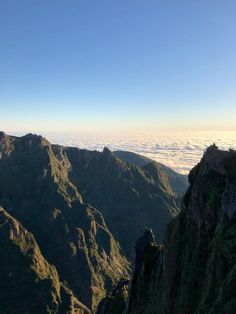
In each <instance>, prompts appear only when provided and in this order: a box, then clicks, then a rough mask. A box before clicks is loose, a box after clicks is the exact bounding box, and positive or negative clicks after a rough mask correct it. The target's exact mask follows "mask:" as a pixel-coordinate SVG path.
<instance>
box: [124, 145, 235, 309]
mask: <svg viewBox="0 0 236 314" xmlns="http://www.w3.org/2000/svg"><path fill="white" fill-rule="evenodd" d="M189 182H190V186H189V188H188V191H187V192H186V194H185V196H184V198H183V205H182V210H181V213H180V214H179V215H178V216H177V217H176V218H175V219H173V221H172V222H171V223H170V224H169V225H168V227H167V233H166V239H165V243H164V245H163V247H161V246H158V245H156V244H155V243H154V241H151V242H150V243H149V244H147V245H146V246H144V247H145V248H144V249H143V247H142V250H141V251H142V252H143V253H142V254H141V255H140V254H139V253H138V248H137V246H136V264H135V272H134V276H133V280H132V288H131V293H130V301H129V310H128V313H136V314H137V313H140V314H141V313H142V314H155V313H156V314H159V313H161V314H164V313H165V314H192V313H196V314H205V313H208V314H217V313H224V314H232V313H236V289H235V288H236V152H235V151H229V152H226V151H220V150H218V149H217V147H216V146H215V145H213V146H211V147H209V148H208V149H207V151H206V153H205V154H204V156H203V158H202V160H201V162H200V163H199V164H198V165H197V166H196V167H195V168H193V170H192V171H191V172H190V175H189ZM141 240H142V239H141ZM141 243H143V242H142V241H141Z"/></svg>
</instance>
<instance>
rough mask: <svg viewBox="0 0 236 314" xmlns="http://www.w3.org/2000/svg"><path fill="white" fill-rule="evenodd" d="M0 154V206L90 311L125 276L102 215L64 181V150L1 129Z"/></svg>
mask: <svg viewBox="0 0 236 314" xmlns="http://www.w3.org/2000/svg"><path fill="white" fill-rule="evenodd" d="M0 154H1V159H0V204H1V206H2V207H3V208H4V209H5V210H6V211H7V212H8V213H9V214H10V215H12V216H14V218H15V219H16V220H17V221H18V222H19V223H20V224H21V225H22V226H23V227H24V228H26V229H27V230H28V231H29V232H30V233H32V234H33V235H34V237H35V240H36V241H37V244H38V245H39V247H40V250H41V253H42V255H43V257H44V258H45V259H46V260H47V261H48V262H49V263H50V264H53V265H54V266H55V267H56V269H57V272H58V274H59V277H60V279H61V281H63V282H66V285H67V286H68V287H69V288H70V289H71V290H72V291H73V294H74V295H75V296H76V297H77V298H78V299H79V300H80V301H81V302H82V303H84V304H85V305H86V306H87V307H89V308H90V309H94V308H95V307H96V305H97V303H98V302H99V301H100V299H101V298H102V297H103V296H104V295H105V293H106V291H108V290H110V289H111V288H112V287H113V286H114V285H115V284H116V283H117V282H118V281H119V279H120V277H124V276H126V277H127V276H128V274H127V271H128V262H127V260H126V259H125V258H124V257H123V256H122V255H121V254H120V247H119V244H118V243H117V242H116V241H115V239H114V238H113V236H112V234H111V232H110V231H109V230H108V228H107V226H106V224H105V221H104V219H103V216H102V214H101V213H100V212H99V211H98V210H97V209H95V208H94V207H92V206H91V205H89V204H85V203H83V201H82V197H81V195H80V193H79V192H78V190H77V188H76V186H74V185H73V184H72V183H71V182H70V180H69V176H68V172H69V171H70V167H71V166H70V162H69V160H68V157H67V155H66V153H65V151H64V148H62V147H60V146H53V145H51V144H50V143H49V142H48V141H47V140H45V139H44V138H42V137H40V136H35V135H32V134H28V135H26V136H23V137H21V138H17V137H10V136H7V135H5V134H3V133H2V134H1V137H0ZM15 267H16V265H15ZM19 285H20V282H19ZM16 287H17V282H16ZM9 289H10V288H9Z"/></svg>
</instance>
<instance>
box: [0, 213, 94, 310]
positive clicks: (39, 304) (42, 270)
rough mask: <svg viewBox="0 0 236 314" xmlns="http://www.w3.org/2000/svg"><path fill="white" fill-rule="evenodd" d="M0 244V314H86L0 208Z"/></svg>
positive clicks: (27, 236)
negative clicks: (78, 313) (77, 313)
mask: <svg viewBox="0 0 236 314" xmlns="http://www.w3.org/2000/svg"><path fill="white" fill-rule="evenodd" d="M0 245H1V250H0V274H1V281H0V290H1V293H0V304H1V313H71V314H72V313H76V312H78V311H79V310H80V311H81V313H87V314H88V313H90V311H89V310H88V309H87V308H86V307H85V306H83V305H82V304H81V303H80V302H79V301H78V300H77V299H76V298H75V297H74V296H73V294H72V292H71V291H70V289H68V288H66V287H64V286H63V284H62V283H61V282H60V278H59V275H58V273H57V270H56V268H55V267H54V266H52V265H50V264H49V263H48V262H47V261H46V260H45V258H44V257H43V256H42V253H41V251H40V249H39V247H38V245H37V243H36V241H35V239H34V237H33V235H32V234H31V233H30V232H28V231H27V230H26V229H25V228H24V227H23V226H22V225H21V224H20V223H19V222H18V221H16V220H15V219H14V218H13V217H12V216H11V215H9V214H8V213H7V212H6V211H5V210H4V209H3V208H1V207H0ZM2 311H3V312H2Z"/></svg>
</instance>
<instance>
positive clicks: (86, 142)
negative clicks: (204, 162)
mask: <svg viewBox="0 0 236 314" xmlns="http://www.w3.org/2000/svg"><path fill="white" fill-rule="evenodd" d="M43 135H44V136H45V137H46V138H48V139H49V140H50V141H51V142H52V143H56V144H61V145H65V146H75V147H79V148H86V149H89V150H99V151H101V150H102V149H103V148H104V146H107V147H108V148H109V149H111V150H127V151H132V152H135V153H138V154H141V155H144V156H147V157H149V158H151V159H153V160H156V161H159V162H161V163H163V164H165V165H167V166H169V167H171V168H173V169H174V170H176V171H178V172H180V173H184V174H187V173H188V172H189V170H191V169H192V167H193V166H194V165H195V164H197V163H198V162H199V160H200V159H201V157H202V154H203V152H204V150H205V149H206V148H207V147H208V146H209V145H211V144H212V143H216V145H218V146H219V148H222V149H229V148H234V149H236V132H215V131H210V132H205V131H200V132H196V131H185V132H183V131H182V132H180V131H171V132H143V133H136V134H134V133H132V134H125V133H122V134H102V133H101V134H84V133H43Z"/></svg>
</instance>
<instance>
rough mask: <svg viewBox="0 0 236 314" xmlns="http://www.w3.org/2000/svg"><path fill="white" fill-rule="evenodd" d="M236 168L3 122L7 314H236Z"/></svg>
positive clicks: (225, 161) (230, 155)
mask: <svg viewBox="0 0 236 314" xmlns="http://www.w3.org/2000/svg"><path fill="white" fill-rule="evenodd" d="M235 169H236V152H235V151H233V150H229V151H222V150H219V149H218V148H217V147H216V146H215V145H212V146H210V147H209V148H208V149H207V150H206V152H205V153H204V155H203V157H202V159H201V161H200V162H199V163H198V164H197V165H196V166H195V167H194V168H193V169H192V170H191V172H190V174H189V176H188V178H187V177H186V176H184V175H181V174H178V173H176V172H175V171H173V170H172V169H170V168H169V167H166V166H165V165H163V164H161V163H157V162H155V161H153V160H151V159H148V158H146V157H144V156H141V155H138V154H135V153H132V152H126V151H115V152H112V151H110V150H109V149H108V148H106V147H105V148H104V150H103V151H102V152H98V151H89V150H85V149H78V148H75V147H65V146H60V145H53V144H51V143H50V142H49V141H47V140H46V139H45V138H43V137H41V136H38V135H34V134H27V135H25V136H22V137H16V136H9V135H7V134H5V133H3V132H0V245H1V250H0V266H1V267H0V276H1V281H0V313H3V314H15V313H17V314H26V313H27V314H31V313H36V314H37V313H38V314H41V313H42V314H43V313H51V314H52V313H53V314H57V313H61V314H64V313H65V314H66V313H68V314H76V313H78V314H91V313H97V314H208V313H209V314H219V313H220V314H233V313H236V294H235V291H236V290H235V288H236V171H235Z"/></svg>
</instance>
